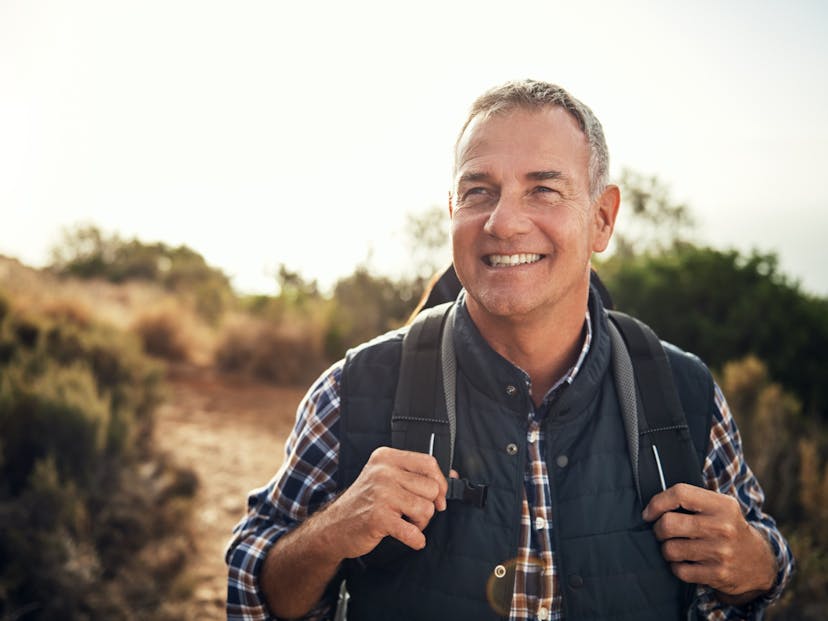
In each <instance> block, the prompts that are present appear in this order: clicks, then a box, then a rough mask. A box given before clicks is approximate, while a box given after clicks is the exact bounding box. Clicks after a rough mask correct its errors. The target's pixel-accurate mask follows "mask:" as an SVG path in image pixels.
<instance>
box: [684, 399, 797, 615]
mask: <svg viewBox="0 0 828 621" xmlns="http://www.w3.org/2000/svg"><path fill="white" fill-rule="evenodd" d="M714 391H715V394H714V398H715V402H716V408H715V410H714V417H713V422H712V424H711V426H710V449H709V452H708V454H707V458H706V459H705V461H704V468H703V471H704V472H703V474H704V479H705V484H706V485H707V487H708V488H709V489H712V490H715V491H717V492H720V493H722V494H729V495H731V496H734V497H735V498H736V499H737V500H738V501H739V504H740V505H741V507H742V513H743V514H744V516H745V518H746V519H747V521H748V523H750V524H751V525H752V526H753V527H755V528H756V529H757V530H759V531H760V532H761V533H762V534H763V535H765V537H766V538H767V540H768V542H769V543H770V546H771V549H772V550H773V553H774V555H775V556H776V566H777V573H776V580H775V581H774V585H773V587H772V588H771V590H770V591H769V592H768V593H766V594H765V595H763V596H762V597H760V598H758V599H757V600H755V601H753V602H750V603H749V604H747V605H744V606H730V605H727V604H723V603H722V602H720V601H719V600H718V599H717V598H716V595H715V593H714V592H713V589H711V588H710V587H706V586H699V587H698V590H697V595H698V600H697V601H698V609H699V612H700V613H701V618H704V619H708V620H709V621H731V620H735V619H760V618H761V611H762V610H763V609H764V608H765V607H767V605H768V604H770V603H771V602H773V601H775V600H776V599H777V598H779V596H780V595H781V594H782V591H783V589H784V588H785V585H786V584H787V583H788V581H789V580H790V578H791V575H792V574H793V569H794V559H793V554H792V553H791V549H790V547H789V546H788V542H787V541H786V540H785V538H784V537H783V536H782V534H781V533H780V532H779V529H778V528H777V527H776V522H775V521H774V519H773V518H772V517H771V516H770V515H768V514H767V513H764V512H763V511H762V505H763V503H764V502H765V493H764V492H763V491H762V488H761V486H760V485H759V481H757V480H756V477H755V476H754V474H753V472H752V471H751V469H750V467H749V466H748V464H747V462H746V461H745V456H744V453H743V452H742V440H741V437H740V435H739V429H738V428H737V426H736V421H735V420H734V419H733V416H732V415H731V412H730V408H729V407H728V405H727V401H726V400H725V397H724V394H722V391H721V389H720V388H719V386H718V385H717V384H714Z"/></svg>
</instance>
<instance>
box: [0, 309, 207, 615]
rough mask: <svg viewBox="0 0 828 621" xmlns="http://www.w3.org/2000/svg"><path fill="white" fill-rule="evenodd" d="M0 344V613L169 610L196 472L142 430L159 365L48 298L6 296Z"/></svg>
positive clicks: (127, 340) (130, 342)
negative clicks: (16, 302)
mask: <svg viewBox="0 0 828 621" xmlns="http://www.w3.org/2000/svg"><path fill="white" fill-rule="evenodd" d="M0 299H2V296H0ZM0 351H2V352H3V355H2V356H0V508H1V509H2V510H0V618H3V619H6V618H25V619H55V618H62V619H68V618H93V619H94V618H106V619H133V618H142V619H159V620H160V619H162V618H169V616H170V615H169V614H168V612H169V609H170V606H169V605H167V604H165V599H166V598H165V593H167V590H168V589H170V588H173V586H174V583H175V576H176V575H177V574H178V573H179V572H180V570H181V568H182V566H183V561H184V559H185V555H184V551H185V550H186V547H184V546H183V545H182V543H181V540H186V533H187V523H188V511H189V509H188V507H189V503H188V501H187V499H188V498H189V497H191V496H192V495H193V493H194V491H195V485H196V483H195V478H194V475H193V474H192V473H191V472H189V471H186V470H182V469H180V468H178V467H176V466H175V465H174V464H171V463H169V462H167V461H166V460H164V459H161V458H159V456H157V455H156V454H155V453H154V451H153V449H152V446H151V443H150V442H149V440H150V438H151V431H152V420H153V417H152V414H153V410H154V407H155V405H156V404H157V403H158V401H159V398H160V369H159V368H158V367H157V366H155V365H154V364H153V363H151V362H150V361H149V360H147V359H146V358H145V357H144V356H143V354H141V352H140V347H139V344H138V341H137V339H135V338H134V337H131V336H130V335H125V334H122V333H118V332H117V331H115V330H114V329H112V328H108V327H105V326H101V325H98V324H95V323H94V322H91V321H90V320H89V318H88V317H82V316H78V315H75V314H73V313H63V312H55V310H54V309H51V310H50V311H49V312H48V313H43V314H41V315H35V314H34V313H32V312H31V311H30V312H26V313H24V312H21V311H20V310H19V309H15V308H14V307H12V306H11V305H9V306H7V307H6V309H5V312H3V314H2V316H0ZM158 542H165V545H166V543H167V542H170V543H169V545H167V547H166V548H165V550H169V553H168V554H166V555H158V554H154V553H153V554H151V553H149V552H148V550H152V549H154V548H155V547H156V545H157V544H158ZM176 542H177V543H176ZM161 556H164V558H163V559H162V558H161ZM152 557H157V560H158V562H157V563H155V564H149V565H148V566H143V565H141V563H146V562H147V559H148V558H152ZM139 611H140V612H139ZM165 615H166V617H165Z"/></svg>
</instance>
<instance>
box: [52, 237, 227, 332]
mask: <svg viewBox="0 0 828 621" xmlns="http://www.w3.org/2000/svg"><path fill="white" fill-rule="evenodd" d="M52 270H53V271H55V272H56V273H58V274H61V275H68V276H77V277H79V278H102V279H104V280H109V281H111V282H115V283H121V282H126V281H130V280H144V281H148V282H154V283H157V284H159V285H161V286H162V287H164V288H165V289H167V290H168V291H172V292H175V293H177V294H180V295H181V296H182V297H184V298H186V299H188V300H189V302H190V303H191V304H192V306H193V309H194V310H195V311H196V312H197V313H198V314H199V315H200V316H201V317H203V318H204V319H205V320H207V321H208V322H209V323H212V324H216V323H217V322H218V321H219V319H220V318H221V316H222V314H223V313H224V311H225V310H226V309H227V308H229V307H230V306H232V305H233V303H234V301H235V293H234V292H233V289H232V287H231V286H230V280H229V279H228V278H227V276H226V275H225V274H224V273H223V272H222V271H221V270H219V269H216V268H214V267H210V266H209V265H208V264H207V262H206V261H205V260H204V257H202V256H201V255H200V254H199V253H197V252H195V251H194V250H192V249H190V248H188V247H187V246H178V247H171V246H168V245H166V244H163V243H160V242H159V243H149V244H148V243H144V242H141V241H139V240H137V239H132V240H124V239H121V238H120V237H118V236H117V235H111V236H106V235H104V234H103V233H102V232H101V231H100V229H98V228H96V227H94V226H84V227H78V228H76V229H74V230H69V231H65V232H64V236H63V241H62V242H61V243H60V244H58V245H57V246H55V247H54V248H53V249H52Z"/></svg>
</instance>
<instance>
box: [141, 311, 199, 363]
mask: <svg viewBox="0 0 828 621" xmlns="http://www.w3.org/2000/svg"><path fill="white" fill-rule="evenodd" d="M133 331H134V332H135V333H136V334H137V335H138V337H139V338H140V339H141V343H142V344H143V348H144V351H145V352H146V353H148V354H149V355H151V356H155V357H157V358H163V359H164V360H169V361H171V362H190V361H192V359H193V355H194V351H193V350H194V349H195V345H194V344H193V336H192V334H191V332H190V330H189V328H188V326H187V325H186V324H185V322H184V321H182V319H181V315H180V313H176V312H175V311H173V310H156V311H152V312H149V313H146V314H144V315H141V316H140V317H139V318H138V319H137V320H136V321H135V325H134V326H133Z"/></svg>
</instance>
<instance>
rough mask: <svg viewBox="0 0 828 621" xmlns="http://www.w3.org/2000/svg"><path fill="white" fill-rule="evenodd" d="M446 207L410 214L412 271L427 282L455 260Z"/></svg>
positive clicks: (408, 242)
mask: <svg viewBox="0 0 828 621" xmlns="http://www.w3.org/2000/svg"><path fill="white" fill-rule="evenodd" d="M448 225H449V216H448V210H447V209H446V207H438V206H433V207H430V208H429V209H427V210H425V211H423V212H422V213H416V214H415V213H409V214H407V215H406V226H405V238H406V247H407V248H408V251H409V256H410V257H411V273H412V274H413V275H414V278H415V279H416V280H417V281H418V282H419V283H424V282H425V281H427V280H428V279H429V278H431V277H432V276H433V275H434V274H436V273H437V272H438V271H439V270H441V269H442V268H444V267H445V266H446V265H448V263H449V262H450V261H451V256H450V252H449V234H448Z"/></svg>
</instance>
